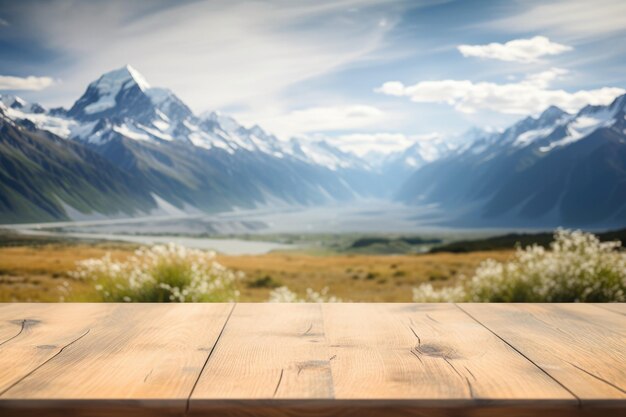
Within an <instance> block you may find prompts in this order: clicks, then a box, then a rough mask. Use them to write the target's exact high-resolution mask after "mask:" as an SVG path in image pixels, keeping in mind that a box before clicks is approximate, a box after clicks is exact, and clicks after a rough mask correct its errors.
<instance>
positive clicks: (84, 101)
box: [68, 65, 153, 120]
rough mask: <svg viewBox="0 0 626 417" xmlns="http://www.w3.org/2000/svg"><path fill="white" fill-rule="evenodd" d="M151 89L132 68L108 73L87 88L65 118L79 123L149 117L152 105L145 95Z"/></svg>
mask: <svg viewBox="0 0 626 417" xmlns="http://www.w3.org/2000/svg"><path fill="white" fill-rule="evenodd" d="M148 89H150V85H149V84H148V82H147V81H146V80H145V78H144V77H143V76H142V75H141V74H140V73H139V72H138V71H137V70H135V69H134V68H133V67H131V66H130V65H126V66H124V67H122V68H118V69H116V70H113V71H109V72H107V73H105V74H103V75H102V76H100V78H98V79H97V80H96V81H94V82H92V83H91V84H89V86H88V87H87V90H86V91H85V93H84V94H83V95H82V96H81V98H80V99H78V101H76V103H74V105H73V106H72V108H71V109H70V110H69V112H68V115H69V116H71V117H73V118H76V119H82V120H94V119H98V118H101V117H118V118H119V117H128V116H133V117H135V118H137V117H139V116H144V117H150V116H152V113H153V111H152V109H151V108H150V107H152V102H151V100H150V99H149V98H148V96H147V95H146V91H148Z"/></svg>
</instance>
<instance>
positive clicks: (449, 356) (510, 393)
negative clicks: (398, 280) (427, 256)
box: [324, 304, 575, 405]
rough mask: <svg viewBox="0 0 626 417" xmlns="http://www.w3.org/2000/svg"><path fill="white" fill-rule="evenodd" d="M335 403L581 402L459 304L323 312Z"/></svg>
mask: <svg viewBox="0 0 626 417" xmlns="http://www.w3.org/2000/svg"><path fill="white" fill-rule="evenodd" d="M324 321H325V327H326V335H327V339H328V341H329V345H330V347H331V354H332V355H333V356H335V359H334V360H333V361H332V370H333V380H334V383H335V397H336V398H341V399H351V398H396V399H400V398H413V399H425V400H436V399H446V400H467V402H468V403H472V402H474V400H481V399H487V398H488V399H489V400H491V401H497V400H499V399H502V400H519V399H529V398H533V399H535V400H552V401H562V402H563V404H570V405H574V404H575V399H574V397H573V396H572V395H571V394H570V393H568V392H567V391H566V390H564V389H563V388H562V387H561V386H559V384H557V383H556V382H555V381H553V380H552V379H551V378H550V377H549V376H547V375H546V374H545V373H544V372H542V371H541V370H540V369H539V368H537V367H536V366H534V365H533V364H531V363H530V362H528V361H527V360H526V359H524V358H523V357H521V356H520V355H519V354H518V353H517V352H515V351H514V350H513V349H511V348H510V347H509V346H508V345H506V344H505V343H504V342H502V341H501V340H500V339H498V338H497V337H495V336H494V335H493V334H491V333H490V332H489V331H487V330H486V329H484V328H483V327H482V326H481V325H479V324H478V323H476V322H475V321H474V320H473V319H471V318H470V317H468V316H467V315H466V314H465V313H464V312H462V311H461V310H459V309H458V308H457V307H455V306H454V305H452V304H430V305H428V304H369V305H366V304H348V305H345V304H344V305H331V304H328V305H324Z"/></svg>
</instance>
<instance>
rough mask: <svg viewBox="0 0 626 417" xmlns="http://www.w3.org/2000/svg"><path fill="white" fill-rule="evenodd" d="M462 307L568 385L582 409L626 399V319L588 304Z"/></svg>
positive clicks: (474, 305)
mask: <svg viewBox="0 0 626 417" xmlns="http://www.w3.org/2000/svg"><path fill="white" fill-rule="evenodd" d="M460 307H461V308H462V309H464V310H466V311H467V312H468V313H469V314H471V315H472V316H473V317H475V318H476V319H477V320H478V321H480V322H481V323H482V324H484V325H485V326H486V327H487V328H489V329H490V330H492V331H493V332H495V333H497V334H498V336H500V337H502V338H503V339H504V340H506V341H507V342H508V343H510V344H511V345H512V346H514V347H515V349H517V350H518V351H520V352H521V353H522V354H523V355H525V356H526V357H528V358H529V359H530V360H532V361H533V362H535V363H536V364H537V365H539V366H540V367H541V368H542V369H544V370H545V371H546V372H548V373H549V374H550V375H552V376H553V377H554V378H555V379H557V380H558V381H559V382H560V383H562V384H563V385H564V386H566V387H567V388H568V389H569V390H570V391H572V392H573V393H574V394H575V395H576V396H577V397H578V398H580V399H581V400H582V402H583V405H585V404H596V405H601V404H602V403H603V402H604V403H606V404H610V403H611V400H622V401H623V400H624V399H626V391H625V390H626V386H625V384H626V337H625V336H624V335H625V334H626V317H624V316H620V315H618V314H614V313H613V312H609V311H605V310H601V309H599V308H597V307H594V306H592V305H584V304H463V305H460ZM622 404H623V402H622Z"/></svg>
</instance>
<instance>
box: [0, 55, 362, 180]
mask: <svg viewBox="0 0 626 417" xmlns="http://www.w3.org/2000/svg"><path fill="white" fill-rule="evenodd" d="M0 97H2V103H4V105H5V106H6V107H7V112H8V115H9V116H10V117H12V118H20V119H28V120H30V121H32V122H33V123H35V125H36V126H37V127H38V128H40V129H43V130H49V131H51V132H53V133H55V134H57V135H59V136H61V137H64V138H70V139H75V140H79V141H81V142H84V143H88V144H91V145H97V146H101V145H105V144H107V143H108V142H109V141H111V140H113V139H115V138H120V137H123V138H127V139H131V140H136V141H142V142H152V143H159V142H163V141H165V142H173V141H177V142H184V143H189V144H191V145H193V146H195V147H198V148H202V149H206V150H211V149H214V150H221V151H226V152H227V153H229V154H231V155H233V154H235V153H237V152H243V151H246V152H252V153H260V154H265V155H269V156H272V157H275V158H284V157H290V158H293V159H297V160H299V161H302V162H306V163H309V164H313V165H319V166H323V167H326V168H328V169H331V170H336V169H341V168H354V167H359V168H362V169H365V166H366V165H367V164H366V163H365V162H364V161H363V160H362V159H360V158H359V157H357V156H356V155H352V154H349V153H346V152H342V151H340V150H339V149H338V148H335V147H334V146H332V145H330V144H329V143H327V142H323V141H319V140H318V141H313V140H306V139H292V140H289V141H283V140H280V139H278V138H277V137H276V136H274V135H272V134H271V133H268V132H266V131H265V130H263V129H262V128H261V127H260V126H258V125H254V126H252V127H245V126H243V125H242V124H240V123H239V122H237V121H236V120H235V119H234V118H232V117H231V116H228V115H225V114H222V113H220V112H217V111H213V112H210V113H204V114H202V115H201V116H199V117H198V116H196V115H194V114H193V112H192V111H191V109H189V107H188V106H187V105H186V104H185V103H184V102H183V101H182V100H180V99H179V98H178V97H177V96H176V95H175V94H174V93H173V92H172V91H171V90H169V89H166V88H160V87H151V86H150V84H148V82H147V81H146V79H145V78H144V77H143V76H142V75H141V74H140V73H139V72H138V71H137V70H135V69H134V68H133V67H131V66H130V65H126V66H124V67H122V68H119V69H116V70H113V71H110V72H107V73H105V74H103V75H102V76H100V77H99V78H98V79H97V80H95V81H93V82H92V83H90V84H89V85H88V87H87V89H86V91H85V93H84V94H83V95H82V96H81V97H80V98H79V99H78V100H77V101H76V102H75V103H74V105H73V106H72V107H71V108H70V110H68V111H64V110H63V109H55V110H54V111H47V110H46V109H44V108H43V107H41V106H39V105H35V104H33V105H31V104H29V103H27V102H25V101H24V100H22V99H20V98H19V97H14V96H8V95H4V96H0Z"/></svg>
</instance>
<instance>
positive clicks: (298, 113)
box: [240, 104, 386, 138]
mask: <svg viewBox="0 0 626 417" xmlns="http://www.w3.org/2000/svg"><path fill="white" fill-rule="evenodd" d="M240 118H241V120H244V121H246V120H249V121H254V120H256V122H259V123H260V124H261V125H262V126H263V128H265V129H267V130H269V131H271V132H274V133H276V134H277V135H279V136H280V137H283V138H288V137H290V136H296V135H302V134H308V133H315V132H328V131H336V130H352V129H359V128H364V127H368V126H372V125H375V124H377V123H380V122H381V121H383V120H385V118H386V114H385V112H383V111H382V110H380V109H379V108H377V107H373V106H368V105H363V104H352V105H341V106H323V107H309V108H305V109H299V110H293V111H289V112H286V113H282V112H278V113H274V114H256V113H255V114H253V115H252V117H246V116H245V115H244V116H243V117H240Z"/></svg>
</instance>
